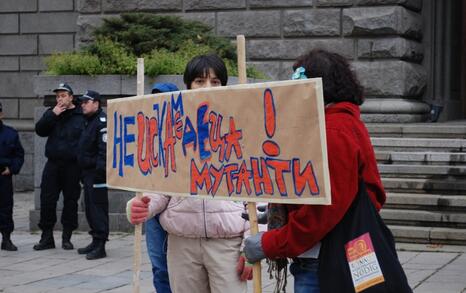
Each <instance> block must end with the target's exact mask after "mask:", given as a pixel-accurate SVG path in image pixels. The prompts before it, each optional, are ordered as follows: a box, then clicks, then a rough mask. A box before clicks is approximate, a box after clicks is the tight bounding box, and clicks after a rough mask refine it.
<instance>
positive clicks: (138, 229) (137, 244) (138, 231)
mask: <svg viewBox="0 0 466 293" xmlns="http://www.w3.org/2000/svg"><path fill="white" fill-rule="evenodd" d="M136 95H138V96H142V95H144V58H138V67H137V86H136ZM136 197H137V198H141V197H142V193H141V192H137V193H136ZM141 241H142V224H137V225H136V226H135V227H134V258H133V293H139V287H140V286H139V279H140V278H139V275H140V273H141Z"/></svg>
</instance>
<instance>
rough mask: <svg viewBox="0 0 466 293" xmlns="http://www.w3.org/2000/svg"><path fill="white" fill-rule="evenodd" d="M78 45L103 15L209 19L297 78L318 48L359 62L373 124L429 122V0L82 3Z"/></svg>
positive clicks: (279, 72) (258, 59)
mask: <svg viewBox="0 0 466 293" xmlns="http://www.w3.org/2000/svg"><path fill="white" fill-rule="evenodd" d="M77 8H78V12H79V17H78V33H77V43H78V45H80V44H82V43H86V42H88V41H89V40H90V35H89V32H90V31H91V30H92V28H93V27H95V26H96V25H98V24H100V23H101V22H102V19H103V18H105V17H109V16H114V15H117V14H118V13H120V12H123V11H142V12H154V13H160V14H172V15H179V16H181V17H183V18H187V19H195V20H201V21H203V22H205V23H207V24H208V25H210V26H212V27H213V28H214V30H215V32H216V33H217V34H218V35H222V36H225V37H229V38H232V39H234V37H235V36H236V35H237V34H244V35H245V36H246V40H247V59H248V63H249V64H253V65H255V66H256V67H257V68H259V69H260V70H262V71H264V72H265V73H266V74H267V75H268V76H269V77H270V78H272V79H276V80H284V79H289V77H290V75H291V65H292V64H293V60H294V59H295V58H296V57H298V56H299V55H301V54H303V53H305V52H307V51H309V50H310V49H313V48H324V49H328V50H332V51H336V52H338V53H340V54H342V55H343V56H345V57H347V58H348V59H350V60H351V62H352V64H353V67H354V70H355V71H356V72H357V74H358V75H359V77H360V79H361V81H362V83H363V85H364V86H365V88H366V96H367V98H368V100H367V103H366V104H365V105H364V106H363V112H365V115H364V119H365V120H366V121H369V122H418V121H424V120H425V118H426V114H427V112H428V111H429V107H428V106H427V105H426V104H425V103H423V102H421V101H420V100H421V99H422V95H423V93H424V90H425V87H426V73H425V69H424V68H423V67H422V66H421V65H420V63H421V61H422V59H423V55H424V54H423V50H424V48H423V45H422V25H423V23H422V18H421V11H422V1H421V0H293V1H277V0H234V1H222V0H185V1H180V0H178V1H149V0H146V1H141V0H128V1H122V0H78V7H77Z"/></svg>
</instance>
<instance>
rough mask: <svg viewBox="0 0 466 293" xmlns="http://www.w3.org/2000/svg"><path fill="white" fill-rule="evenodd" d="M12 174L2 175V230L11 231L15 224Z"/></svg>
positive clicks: (0, 184) (0, 189)
mask: <svg viewBox="0 0 466 293" xmlns="http://www.w3.org/2000/svg"><path fill="white" fill-rule="evenodd" d="M12 181H13V180H12V177H11V176H2V175H0V232H7V233H11V232H13V229H14V224H13V182H12Z"/></svg>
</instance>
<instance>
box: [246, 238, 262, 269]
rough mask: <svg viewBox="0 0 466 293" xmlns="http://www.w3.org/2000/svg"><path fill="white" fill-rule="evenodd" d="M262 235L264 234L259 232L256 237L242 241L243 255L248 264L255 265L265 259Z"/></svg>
mask: <svg viewBox="0 0 466 293" xmlns="http://www.w3.org/2000/svg"><path fill="white" fill-rule="evenodd" d="M262 234H264V232H259V233H257V234H256V235H253V236H249V237H248V238H246V240H245V241H244V254H245V255H246V259H247V261H248V262H250V263H255V262H258V261H260V260H261V259H264V258H265V253H264V250H263V249H262Z"/></svg>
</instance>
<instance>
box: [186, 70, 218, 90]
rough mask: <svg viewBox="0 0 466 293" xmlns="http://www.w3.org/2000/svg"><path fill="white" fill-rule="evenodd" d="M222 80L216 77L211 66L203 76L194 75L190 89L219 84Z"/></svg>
mask: <svg viewBox="0 0 466 293" xmlns="http://www.w3.org/2000/svg"><path fill="white" fill-rule="evenodd" d="M221 85H222V82H221V81H220V79H218V77H217V75H216V74H215V72H214V71H213V70H212V68H209V72H208V73H207V74H206V75H205V76H203V77H196V78H195V79H194V80H193V81H192V82H191V89H193V90H194V89H200V88H209V87H217V86H221Z"/></svg>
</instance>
